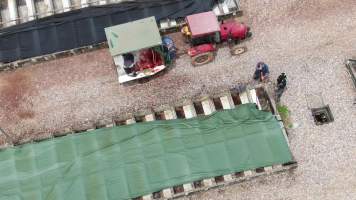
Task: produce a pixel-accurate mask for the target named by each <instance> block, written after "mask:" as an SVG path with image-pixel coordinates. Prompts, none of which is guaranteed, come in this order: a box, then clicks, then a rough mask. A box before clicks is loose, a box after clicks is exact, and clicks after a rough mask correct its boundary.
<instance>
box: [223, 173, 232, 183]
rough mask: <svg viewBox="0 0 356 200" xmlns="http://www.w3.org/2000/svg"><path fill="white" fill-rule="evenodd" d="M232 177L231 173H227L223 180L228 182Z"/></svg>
mask: <svg viewBox="0 0 356 200" xmlns="http://www.w3.org/2000/svg"><path fill="white" fill-rule="evenodd" d="M233 179H234V178H233V175H232V174H227V175H224V180H225V181H226V182H230V181H232V180H233Z"/></svg>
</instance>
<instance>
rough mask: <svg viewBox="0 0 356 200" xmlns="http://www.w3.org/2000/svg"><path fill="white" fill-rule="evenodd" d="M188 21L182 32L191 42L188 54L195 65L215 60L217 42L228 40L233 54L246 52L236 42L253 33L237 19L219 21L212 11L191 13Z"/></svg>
mask: <svg viewBox="0 0 356 200" xmlns="http://www.w3.org/2000/svg"><path fill="white" fill-rule="evenodd" d="M186 22H187V25H186V26H185V27H183V29H182V33H183V34H184V35H185V37H186V38H187V40H188V41H189V42H190V43H191V46H192V47H191V48H190V49H189V50H188V54H189V55H190V56H191V58H192V64H193V65H194V66H198V65H203V64H206V63H209V62H211V61H212V60H214V52H215V51H216V47H215V44H217V43H222V42H228V44H229V46H230V49H231V54H232V55H238V54H241V53H243V52H245V50H246V48H245V47H238V46H236V44H238V43H239V42H240V41H241V40H244V39H246V38H248V37H251V35H252V34H251V32H250V28H249V27H248V26H246V25H245V24H243V23H239V22H237V21H235V20H230V21H222V22H221V23H219V21H218V19H217V17H216V15H215V14H214V12H212V11H209V12H204V13H199V14H194V15H189V16H187V17H186Z"/></svg>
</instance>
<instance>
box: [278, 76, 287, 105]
mask: <svg viewBox="0 0 356 200" xmlns="http://www.w3.org/2000/svg"><path fill="white" fill-rule="evenodd" d="M286 86H287V75H286V74H285V73H282V74H280V75H279V76H278V78H277V89H276V101H277V102H279V101H280V99H281V97H282V94H283V92H284V90H285V88H286Z"/></svg>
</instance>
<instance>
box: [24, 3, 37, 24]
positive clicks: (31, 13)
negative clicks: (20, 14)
mask: <svg viewBox="0 0 356 200" xmlns="http://www.w3.org/2000/svg"><path fill="white" fill-rule="evenodd" d="M26 7H27V15H28V20H34V19H35V18H36V16H35V15H36V8H35V2H34V0H26Z"/></svg>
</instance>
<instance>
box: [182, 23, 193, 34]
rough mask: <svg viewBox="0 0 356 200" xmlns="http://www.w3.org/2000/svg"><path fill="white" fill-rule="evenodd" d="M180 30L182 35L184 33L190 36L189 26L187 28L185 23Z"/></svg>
mask: <svg viewBox="0 0 356 200" xmlns="http://www.w3.org/2000/svg"><path fill="white" fill-rule="evenodd" d="M181 31H182V33H183V35H185V36H191V35H192V33H191V32H190V31H189V28H188V26H187V25H186V26H183V28H182V30H181Z"/></svg>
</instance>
